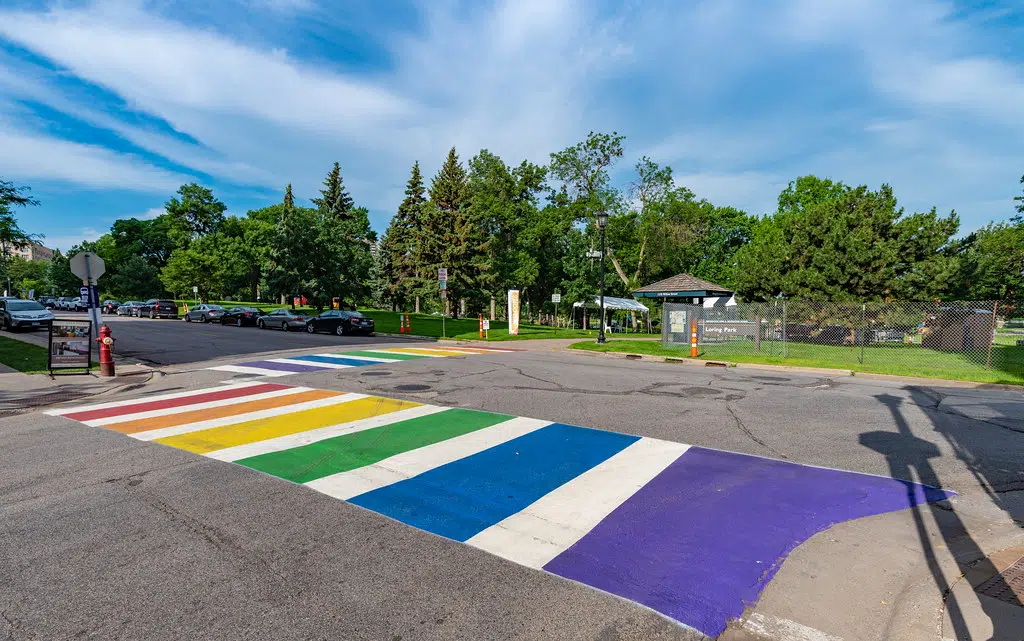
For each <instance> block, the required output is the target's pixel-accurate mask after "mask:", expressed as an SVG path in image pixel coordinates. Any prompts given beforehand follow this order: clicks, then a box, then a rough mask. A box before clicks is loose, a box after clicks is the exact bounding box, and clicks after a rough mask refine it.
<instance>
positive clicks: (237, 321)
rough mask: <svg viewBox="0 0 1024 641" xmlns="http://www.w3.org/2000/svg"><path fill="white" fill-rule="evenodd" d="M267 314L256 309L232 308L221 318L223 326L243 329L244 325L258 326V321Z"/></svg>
mask: <svg viewBox="0 0 1024 641" xmlns="http://www.w3.org/2000/svg"><path fill="white" fill-rule="evenodd" d="M265 315H266V312H264V311H262V310H259V309H256V308H255V307H232V308H231V309H229V310H228V311H226V312H224V314H223V315H222V316H221V317H220V324H221V325H234V326H235V327H242V326H243V325H252V326H253V327H255V326H256V323H257V321H259V320H260V319H261V318H263V317H264V316H265Z"/></svg>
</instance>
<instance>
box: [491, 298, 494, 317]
mask: <svg viewBox="0 0 1024 641" xmlns="http://www.w3.org/2000/svg"><path fill="white" fill-rule="evenodd" d="M491 320H495V316H494V296H491Z"/></svg>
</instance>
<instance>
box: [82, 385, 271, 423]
mask: <svg viewBox="0 0 1024 641" xmlns="http://www.w3.org/2000/svg"><path fill="white" fill-rule="evenodd" d="M289 387H291V386H290V385H278V384H275V383H261V384H260V385H253V386H251V387H242V388H236V389H225V390H218V391H216V392H206V393H205V394H195V395H193V396H182V397H180V398H171V399H167V400H163V401H150V402H148V403H145V402H142V403H137V404H135V405H122V406H120V407H108V408H106V409H99V410H83V411H81V412H75V413H74V414H64V416H65V417H66V418H73V419H75V420H76V421H91V420H93V419H97V418H109V417H111V416H124V415H125V414H134V413H136V412H148V411H150V410H165V409H170V408H172V407H182V406H184V405H192V404H194V403H207V402H210V401H222V400H225V399H229V398H239V397H241V396H252V395H253V394H262V393H264V392H275V391H277V390H283V389H288V388H289Z"/></svg>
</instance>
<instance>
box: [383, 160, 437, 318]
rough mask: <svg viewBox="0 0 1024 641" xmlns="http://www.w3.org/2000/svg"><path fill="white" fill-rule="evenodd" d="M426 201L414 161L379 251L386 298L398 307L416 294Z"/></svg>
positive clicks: (418, 169)
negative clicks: (420, 241)
mask: <svg viewBox="0 0 1024 641" xmlns="http://www.w3.org/2000/svg"><path fill="white" fill-rule="evenodd" d="M426 202H427V198H426V189H424V187H423V176H422V174H420V164H419V163H418V162H416V163H413V166H412V172H411V173H410V176H409V182H408V183H406V186H405V198H404V199H403V200H402V203H401V204H400V205H399V206H398V212H397V213H396V214H395V215H394V216H393V217H392V218H391V223H390V224H389V225H388V229H387V232H386V233H385V234H384V238H383V239H382V240H381V244H380V247H379V248H378V251H379V252H384V253H386V254H387V256H386V258H384V259H382V262H383V264H385V265H387V269H386V270H385V272H384V273H383V274H382V277H384V278H386V279H387V282H388V284H387V295H388V300H389V301H391V302H394V303H395V304H397V305H398V306H399V308H401V307H402V306H404V305H405V304H406V303H407V302H408V299H409V297H410V296H414V295H415V290H416V288H417V284H418V283H417V278H418V277H419V276H420V271H421V270H420V269H419V265H418V264H417V263H416V256H417V252H416V248H415V246H416V243H417V241H418V240H419V238H420V236H421V232H422V228H423V206H424V204H425V203H426Z"/></svg>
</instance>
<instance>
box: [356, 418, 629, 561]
mask: <svg viewBox="0 0 1024 641" xmlns="http://www.w3.org/2000/svg"><path fill="white" fill-rule="evenodd" d="M639 438H640V437H638V436H631V435H628V434H617V433H615V432H604V431H601V430H592V429H588V428H585V427H575V426H572V425H565V424H562V423H555V424H552V425H548V426H547V427H544V428H541V429H539V430H536V431H534V432H531V433H530V434H526V435H524V436H520V437H519V438H515V439H512V440H511V441H508V442H506V443H502V444H501V445H497V446H495V447H492V448H490V449H486V450H484V451H482V452H479V453H478V454H474V455H473V456H468V457H466V458H464V459H460V460H458V461H454V462H452V463H448V464H446V465H442V466H440V467H436V468H434V469H432V470H430V471H429V472H424V473H423V474H420V475H419V476H415V477H413V478H410V479H406V480H404V481H400V482H398V483H395V484H393V485H389V486H387V487H382V488H380V489H377V490H373V491H371V492H367V493H365V494H360V495H359V496H357V497H355V498H353V499H351V502H352V503H355V504H356V505H360V506H362V507H365V508H367V509H369V510H373V511H375V512H380V513H381V514H384V515H386V516H390V517H391V518H393V519H396V520H399V521H402V522H403V523H407V524H409V525H411V526H413V527H418V528H420V529H423V530H427V531H428V532H433V533H434V534H439V535H441V536H445V537H448V538H450V539H455V540H456V541H465V540H466V539H468V538H470V537H472V536H473V535H475V534H477V533H478V532H481V531H482V530H485V529H487V528H489V527H491V526H492V525H494V524H496V523H498V522H499V521H501V520H503V519H505V518H507V517H509V516H511V515H513V514H515V513H516V512H519V511H521V510H523V509H524V508H526V507H527V506H528V505H530V504H531V503H533V502H534V501H536V500H537V499H539V498H541V497H542V496H544V495H545V494H547V493H548V492H550V491H551V490H554V489H555V488H557V487H559V486H561V485H564V484H565V483H567V482H568V481H571V480H572V479H574V478H576V477H577V476H579V475H580V474H582V473H584V472H586V471H587V470H589V469H590V468H592V467H594V466H595V465H597V464H599V463H601V462H602V461H604V460H606V459H608V458H610V457H612V456H614V455H615V454H616V453H618V452H620V451H622V450H623V449H625V448H626V447H628V446H629V445H630V444H632V443H634V442H636V441H637V440H638V439H639Z"/></svg>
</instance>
